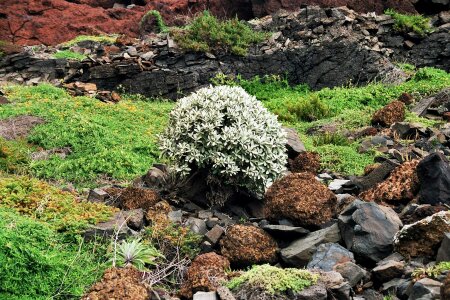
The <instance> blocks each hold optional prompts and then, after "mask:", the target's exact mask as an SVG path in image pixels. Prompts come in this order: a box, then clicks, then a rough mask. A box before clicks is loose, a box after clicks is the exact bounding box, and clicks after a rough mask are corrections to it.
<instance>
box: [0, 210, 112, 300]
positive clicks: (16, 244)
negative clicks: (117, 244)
mask: <svg viewBox="0 0 450 300" xmlns="http://www.w3.org/2000/svg"><path fill="white" fill-rule="evenodd" d="M105 248H106V247H104V246H102V245H101V244H96V243H92V244H84V243H83V242H82V241H81V240H79V242H78V243H75V242H73V241H72V242H67V241H66V237H65V236H64V235H62V234H60V233H57V232H56V231H55V230H54V229H53V228H52V227H51V226H49V225H48V224H45V223H42V222H39V221H36V220H32V219H30V218H28V217H24V216H21V215H19V214H18V213H17V212H14V211H13V210H8V209H4V208H0V262H1V263H0V299H10V300H31V299H33V300H41V299H42V300H44V299H45V300H47V299H79V298H80V297H81V296H82V295H83V293H84V292H85V290H86V289H87V288H88V287H89V286H90V285H92V284H93V283H94V282H96V281H97V280H98V279H99V278H100V276H101V275H102V273H103V271H104V270H105V269H106V267H107V264H106V260H105V259H104V257H105V255H104V253H105Z"/></svg>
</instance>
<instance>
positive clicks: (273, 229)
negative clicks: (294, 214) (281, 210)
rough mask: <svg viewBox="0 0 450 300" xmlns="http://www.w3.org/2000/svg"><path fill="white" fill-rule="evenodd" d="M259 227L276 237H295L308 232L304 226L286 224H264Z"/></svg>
mask: <svg viewBox="0 0 450 300" xmlns="http://www.w3.org/2000/svg"><path fill="white" fill-rule="evenodd" d="M261 228H262V229H264V230H265V231H267V232H268V233H269V234H270V235H272V236H273V237H274V238H277V239H296V238H300V237H302V236H305V235H307V234H308V233H309V230H307V229H305V228H302V227H295V226H288V225H264V226H262V227H261Z"/></svg>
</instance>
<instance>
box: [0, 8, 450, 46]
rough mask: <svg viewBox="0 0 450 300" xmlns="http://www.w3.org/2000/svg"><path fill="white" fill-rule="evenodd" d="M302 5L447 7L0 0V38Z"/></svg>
mask: <svg viewBox="0 0 450 300" xmlns="http://www.w3.org/2000/svg"><path fill="white" fill-rule="evenodd" d="M302 5H320V6H322V7H339V6H348V7H349V8H351V9H354V10H356V11H358V12H372V11H375V12H377V13H382V12H384V11H385V10H386V9H387V8H393V9H395V10H397V11H399V12H406V13H416V12H420V13H425V14H429V13H433V14H436V13H439V12H441V11H445V10H448V9H449V5H450V4H449V2H448V1H446V0H404V1H403V0H402V1H398V0H389V1H384V0H376V1H356V0H295V1H279V0H262V1H261V0H211V1H206V0H194V1H190V0H189V1H188V0H178V1H177V0H158V1H153V0H152V1H150V0H100V1H96V0H77V1H66V0H25V1H14V0H4V1H2V6H1V7H0V40H6V41H11V42H13V43H17V44H21V45H37V44H45V45H55V44H58V43H61V42H64V41H68V40H70V39H73V38H74V37H76V36H78V35H81V34H85V35H86V34H88V35H92V34H94V35H98V34H105V33H121V34H126V35H129V36H133V37H137V36H139V34H140V29H139V22H140V20H141V19H142V17H143V16H144V14H145V13H146V12H147V11H149V10H153V9H154V10H158V11H160V12H161V14H162V15H163V17H164V19H165V20H166V21H167V23H168V24H170V25H181V24H185V23H186V21H187V20H189V19H190V18H191V17H192V16H193V15H194V14H196V13H198V12H201V11H203V10H205V9H207V10H210V11H211V12H212V13H213V14H214V15H217V16H219V17H232V16H235V15H237V16H238V17H240V18H243V19H251V18H253V17H263V16H265V15H268V14H271V13H275V12H276V11H278V9H280V8H282V9H287V10H297V9H299V8H301V7H302Z"/></svg>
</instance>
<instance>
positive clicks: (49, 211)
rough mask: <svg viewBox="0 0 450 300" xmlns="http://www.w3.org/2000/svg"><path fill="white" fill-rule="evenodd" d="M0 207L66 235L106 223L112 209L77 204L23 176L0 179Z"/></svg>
mask: <svg viewBox="0 0 450 300" xmlns="http://www.w3.org/2000/svg"><path fill="white" fill-rule="evenodd" d="M0 208H9V209H13V210H15V211H16V212H18V213H20V214H22V215H25V216H29V217H30V218H32V219H35V220H38V221H42V222H46V223H48V224H50V226H51V227H52V228H53V229H55V230H57V231H64V232H69V233H74V232H77V231H78V230H81V229H83V228H85V227H86V226H88V225H89V224H96V223H98V222H100V221H106V220H108V219H109V218H110V217H111V216H112V214H113V212H114V208H112V207H109V206H105V205H104V204H100V203H91V202H80V201H78V200H77V199H76V198H75V196H74V195H73V194H71V193H68V192H63V191H61V190H59V189H58V188H56V187H53V186H51V185H49V184H48V183H46V182H43V181H40V180H37V179H33V178H30V177H26V176H2V177H0Z"/></svg>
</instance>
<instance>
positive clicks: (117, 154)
mask: <svg viewBox="0 0 450 300" xmlns="http://www.w3.org/2000/svg"><path fill="white" fill-rule="evenodd" d="M8 97H9V99H10V100H11V101H12V102H13V104H10V105H7V106H2V107H0V119H5V118H9V117H14V116H18V115H34V116H39V117H42V118H44V119H45V120H46V121H47V123H45V124H43V125H40V126H37V127H36V128H35V129H34V130H33V131H32V133H31V135H30V136H29V137H28V141H29V142H30V143H33V144H36V145H38V146H40V147H42V148H44V149H52V148H61V147H71V149H72V151H73V152H72V154H70V155H69V156H68V157H67V158H66V159H61V158H59V157H58V156H52V157H51V158H50V159H49V160H41V161H34V162H29V165H28V169H30V170H31V171H32V174H34V175H36V176H38V177H41V178H47V179H63V180H66V181H71V182H74V183H76V184H78V185H92V184H93V183H95V182H94V181H95V180H96V179H97V178H98V177H99V176H101V175H103V176H108V177H112V178H114V179H119V180H128V179H132V178H134V177H135V176H136V175H138V174H142V173H144V172H145V171H146V170H147V169H148V168H149V166H151V164H152V163H154V162H156V160H157V159H158V149H157V145H156V140H157V137H156V134H157V133H159V132H161V131H162V130H163V128H164V126H165V123H166V119H167V115H168V113H169V112H170V110H171V108H172V106H173V104H171V103H166V102H143V101H134V102H132V101H129V100H123V101H121V102H120V103H119V104H117V105H112V104H105V103H102V102H100V101H98V100H96V99H92V98H88V97H75V98H74V97H71V96H69V95H68V94H67V93H65V92H64V90H62V89H58V88H55V87H52V86H50V85H39V86H37V87H18V86H15V87H11V88H10V89H9V90H8Z"/></svg>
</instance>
